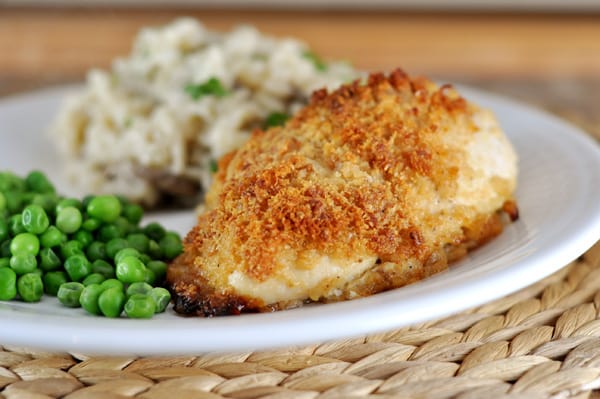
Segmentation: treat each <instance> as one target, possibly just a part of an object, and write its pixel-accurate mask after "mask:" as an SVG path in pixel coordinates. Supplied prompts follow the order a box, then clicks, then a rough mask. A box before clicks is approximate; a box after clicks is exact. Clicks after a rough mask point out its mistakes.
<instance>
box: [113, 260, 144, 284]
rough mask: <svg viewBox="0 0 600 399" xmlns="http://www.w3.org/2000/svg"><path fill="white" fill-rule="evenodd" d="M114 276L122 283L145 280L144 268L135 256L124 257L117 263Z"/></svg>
mask: <svg viewBox="0 0 600 399" xmlns="http://www.w3.org/2000/svg"><path fill="white" fill-rule="evenodd" d="M116 274H117V279H119V280H120V281H122V282H124V283H136V282H142V281H145V279H146V266H144V264H143V263H142V261H141V260H139V259H138V258H136V257H135V256H125V257H123V258H122V259H121V260H119V261H118V263H117V267H116Z"/></svg>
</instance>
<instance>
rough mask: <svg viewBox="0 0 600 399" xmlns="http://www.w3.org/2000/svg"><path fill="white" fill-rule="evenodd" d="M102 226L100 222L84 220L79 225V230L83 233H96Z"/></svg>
mask: <svg viewBox="0 0 600 399" xmlns="http://www.w3.org/2000/svg"><path fill="white" fill-rule="evenodd" d="M100 226H102V222H101V221H99V220H96V219H86V220H84V221H83V223H82V224H81V228H82V229H84V230H85V231H96V230H98V229H99V228H100Z"/></svg>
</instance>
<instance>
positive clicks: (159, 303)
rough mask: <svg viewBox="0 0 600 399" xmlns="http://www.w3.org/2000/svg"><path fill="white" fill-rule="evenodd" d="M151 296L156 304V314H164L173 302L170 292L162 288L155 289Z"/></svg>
mask: <svg viewBox="0 0 600 399" xmlns="http://www.w3.org/2000/svg"><path fill="white" fill-rule="evenodd" d="M150 296H151V297H152V299H154V303H156V310H155V313H162V312H164V311H165V309H166V308H167V306H169V303H170V302H171V294H170V293H169V291H168V290H167V289H165V288H162V287H154V288H152V291H151V292H150Z"/></svg>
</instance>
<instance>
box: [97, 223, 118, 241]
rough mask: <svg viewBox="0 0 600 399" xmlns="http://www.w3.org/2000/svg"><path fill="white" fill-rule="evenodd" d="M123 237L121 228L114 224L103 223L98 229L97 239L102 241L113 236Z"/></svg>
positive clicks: (108, 239)
mask: <svg viewBox="0 0 600 399" xmlns="http://www.w3.org/2000/svg"><path fill="white" fill-rule="evenodd" d="M121 237H123V234H122V231H121V229H119V228H118V227H117V226H115V225H114V224H105V225H104V226H101V227H100V229H99V230H98V239H99V240H100V241H102V242H109V241H110V240H112V239H114V238H121Z"/></svg>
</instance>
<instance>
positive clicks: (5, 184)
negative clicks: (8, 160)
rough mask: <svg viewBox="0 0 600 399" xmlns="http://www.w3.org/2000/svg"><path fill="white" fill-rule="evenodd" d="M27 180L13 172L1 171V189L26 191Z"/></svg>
mask: <svg viewBox="0 0 600 399" xmlns="http://www.w3.org/2000/svg"><path fill="white" fill-rule="evenodd" d="M25 188H26V185H25V181H24V180H23V179H21V178H20V177H19V176H17V175H15V174H14V173H12V172H8V171H7V172H0V191H25Z"/></svg>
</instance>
